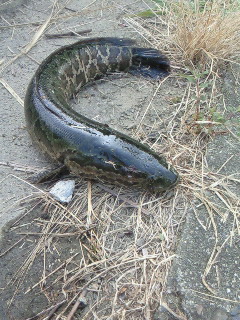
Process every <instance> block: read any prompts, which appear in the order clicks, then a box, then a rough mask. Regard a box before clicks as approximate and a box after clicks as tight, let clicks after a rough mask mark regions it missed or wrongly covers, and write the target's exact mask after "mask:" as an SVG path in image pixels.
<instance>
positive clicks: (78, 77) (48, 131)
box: [24, 38, 178, 191]
mask: <svg viewBox="0 0 240 320" xmlns="http://www.w3.org/2000/svg"><path fill="white" fill-rule="evenodd" d="M114 71H122V72H130V73H132V74H136V75H139V74H141V75H143V76H146V77H152V78H155V79H158V78H160V77H162V76H165V75H166V74H168V72H169V62H168V60H167V58H166V57H165V56H163V55H162V54H161V53H160V52H159V51H158V50H156V49H152V48H138V47H136V46H135V45H134V41H133V40H129V39H121V38H95V39H86V40H82V41H79V42H76V43H74V44H72V45H69V46H65V47H62V48H60V49H59V50H57V51H55V52H53V53H52V54H51V55H50V56H48V57H47V58H46V59H45V60H44V61H43V62H42V63H41V65H40V66H39V68H38V70H37V71H36V73H35V75H34V76H33V78H32V80H31V82H30V84H29V86H28V90H27V93H26V97H25V101H24V107H25V117H26V122H27V128H28V131H29V133H30V135H31V137H32V139H33V140H34V141H36V142H37V143H38V145H39V146H40V147H41V149H42V150H43V151H44V152H46V153H48V154H49V155H50V156H51V157H52V158H53V159H55V160H57V161H59V162H61V163H63V164H64V165H66V166H67V168H68V169H69V170H70V171H71V172H73V173H74V174H80V173H84V175H85V176H86V177H89V178H94V179H96V178H97V179H100V180H104V181H107V182H113V183H120V184H123V185H127V186H134V187H138V188H141V189H143V190H149V191H161V190H166V189H168V188H170V187H172V186H173V185H175V184H176V182H177V180H178V175H177V173H176V172H175V171H174V169H173V168H171V167H170V166H169V165H168V164H167V162H166V161H165V159H164V158H163V157H161V156H159V155H158V154H156V153H155V152H154V151H152V150H151V149H150V148H148V147H147V146H145V145H143V144H141V143H140V142H138V141H137V140H134V139H132V138H130V137H129V136H127V135H125V134H123V133H121V132H118V131H116V130H114V129H112V128H110V127H109V126H107V125H105V124H102V123H99V122H96V121H93V120H91V119H88V118H87V117H85V116H83V115H81V114H79V113H77V112H76V111H74V110H73V109H72V108H71V107H70V102H69V101H70V99H71V98H72V97H73V96H74V95H75V94H77V92H79V90H80V89H81V88H82V87H83V86H84V85H86V84H87V83H89V82H92V81H94V80H96V79H99V78H101V77H103V76H104V75H106V74H107V73H108V72H114Z"/></svg>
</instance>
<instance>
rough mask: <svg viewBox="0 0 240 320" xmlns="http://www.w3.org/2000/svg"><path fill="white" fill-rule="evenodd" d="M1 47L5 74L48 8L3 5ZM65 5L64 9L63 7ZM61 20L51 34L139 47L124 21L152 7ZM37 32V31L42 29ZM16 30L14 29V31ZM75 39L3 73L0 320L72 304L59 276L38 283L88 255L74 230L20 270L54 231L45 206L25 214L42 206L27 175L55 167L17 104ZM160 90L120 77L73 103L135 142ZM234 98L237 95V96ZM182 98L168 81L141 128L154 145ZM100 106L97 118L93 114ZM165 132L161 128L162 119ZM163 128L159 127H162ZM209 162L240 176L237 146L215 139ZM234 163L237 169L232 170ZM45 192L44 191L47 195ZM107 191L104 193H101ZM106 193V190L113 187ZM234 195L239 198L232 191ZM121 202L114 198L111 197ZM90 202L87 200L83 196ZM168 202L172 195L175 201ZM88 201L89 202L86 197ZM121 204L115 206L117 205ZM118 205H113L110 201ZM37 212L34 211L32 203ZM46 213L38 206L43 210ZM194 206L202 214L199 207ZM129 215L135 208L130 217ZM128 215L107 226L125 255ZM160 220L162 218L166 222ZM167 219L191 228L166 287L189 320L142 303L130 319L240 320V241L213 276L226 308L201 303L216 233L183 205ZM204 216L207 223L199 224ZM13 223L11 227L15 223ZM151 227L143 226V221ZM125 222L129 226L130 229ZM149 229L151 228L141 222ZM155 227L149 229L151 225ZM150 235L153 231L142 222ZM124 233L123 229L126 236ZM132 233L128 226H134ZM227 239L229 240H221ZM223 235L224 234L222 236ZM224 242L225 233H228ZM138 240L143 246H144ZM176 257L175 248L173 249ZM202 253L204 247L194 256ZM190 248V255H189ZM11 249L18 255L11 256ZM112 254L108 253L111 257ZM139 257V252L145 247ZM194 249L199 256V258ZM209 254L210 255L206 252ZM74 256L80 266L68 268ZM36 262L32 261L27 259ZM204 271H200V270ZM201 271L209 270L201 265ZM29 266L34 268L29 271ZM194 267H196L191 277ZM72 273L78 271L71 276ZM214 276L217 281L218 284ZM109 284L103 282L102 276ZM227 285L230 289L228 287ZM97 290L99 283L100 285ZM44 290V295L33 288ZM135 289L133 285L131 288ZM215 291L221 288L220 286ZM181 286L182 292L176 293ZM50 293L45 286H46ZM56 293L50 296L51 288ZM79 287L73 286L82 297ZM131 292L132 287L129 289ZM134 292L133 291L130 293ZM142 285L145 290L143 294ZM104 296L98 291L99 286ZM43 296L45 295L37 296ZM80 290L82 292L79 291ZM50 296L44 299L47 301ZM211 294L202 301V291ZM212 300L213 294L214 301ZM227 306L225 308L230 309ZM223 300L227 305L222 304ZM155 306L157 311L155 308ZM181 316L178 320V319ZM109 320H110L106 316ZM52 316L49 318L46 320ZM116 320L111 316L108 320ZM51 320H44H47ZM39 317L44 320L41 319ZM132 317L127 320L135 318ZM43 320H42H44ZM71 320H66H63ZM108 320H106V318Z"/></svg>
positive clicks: (106, 8)
mask: <svg viewBox="0 0 240 320" xmlns="http://www.w3.org/2000/svg"><path fill="white" fill-rule="evenodd" d="M1 5H2V4H0V10H1V11H0V13H1V23H0V26H1V34H0V39H1V47H0V60H1V59H3V60H4V61H3V62H2V65H4V64H5V62H7V61H10V60H11V58H12V57H14V56H15V55H16V54H17V53H20V52H21V50H23V47H24V46H25V45H26V44H28V43H29V41H30V39H32V36H33V35H34V33H35V32H36V31H37V28H38V27H39V25H42V24H43V23H44V21H45V20H46V19H47V17H48V16H49V14H50V12H51V6H52V3H50V2H49V1H45V0H42V1H19V3H15V4H14V6H9V5H7V6H6V4H5V6H2V8H1ZM62 5H64V6H63V7H64V8H62V7H61V6H62ZM60 9H61V14H62V15H63V16H64V15H71V14H72V16H71V17H70V18H68V19H66V18H64V19H63V18H61V19H59V20H56V23H53V24H51V26H50V28H49V29H48V30H47V31H46V33H57V32H68V31H71V30H75V31H82V30H86V29H91V32H89V34H88V36H89V37H96V36H98V37H99V36H101V37H104V36H119V37H129V38H134V39H136V40H137V42H139V43H143V44H144V41H143V40H142V39H141V37H140V36H139V35H138V34H137V33H136V32H135V31H133V29H132V28H130V27H127V25H126V23H125V21H124V16H125V15H126V14H128V13H129V12H139V11H141V10H145V9H146V4H145V3H144V2H142V1H136V2H131V1H129V0H125V1H123V0H121V1H118V3H117V4H116V3H115V2H112V1H89V0H84V1H81V2H80V1H77V0H73V1H69V2H68V3H67V4H65V3H60V4H59V10H60ZM37 22H38V23H39V24H38V25H36V23H37ZM12 25H15V27H13V26H12ZM75 41H76V39H71V38H58V39H51V40H50V39H47V38H45V37H44V36H42V37H41V39H40V40H39V41H38V42H37V44H36V45H35V46H34V47H33V48H32V49H31V51H30V52H28V53H27V54H26V55H25V54H23V55H21V56H20V57H19V58H18V59H16V60H15V61H14V62H13V63H11V64H10V65H9V66H7V67H6V68H4V70H3V72H2V73H1V77H0V78H1V79H2V82H1V97H0V101H1V106H2V107H1V111H0V112H1V117H0V145H1V155H0V172H1V185H0V186H1V190H0V196H1V202H0V213H1V222H0V227H1V255H0V270H1V274H0V290H1V292H0V293H1V301H0V319H1V320H5V319H16V320H26V319H28V318H30V317H34V316H35V315H36V314H37V313H39V312H41V311H42V310H45V309H46V308H47V307H48V306H49V305H50V306H51V304H52V301H62V300H64V299H65V298H66V295H65V294H66V292H67V290H68V288H67V289H66V292H61V289H60V288H61V286H60V283H58V281H55V280H58V276H60V273H57V272H56V273H54V275H53V277H52V279H51V283H52V284H51V285H52V288H51V287H50V288H46V287H45V285H46V283H47V282H46V283H45V282H44V281H42V280H40V279H44V276H43V270H45V271H44V272H45V274H49V273H51V271H52V270H55V269H56V268H58V267H59V266H61V265H62V264H64V268H65V272H66V274H68V272H70V269H71V268H73V266H75V267H76V266H79V265H80V263H82V262H81V261H82V259H83V255H84V253H83V252H84V250H83V251H81V252H80V251H79V247H80V245H79V242H80V240H81V241H82V243H85V244H86V246H87V244H88V236H85V232H86V230H84V228H83V229H81V230H80V231H79V230H78V229H77V228H74V227H73V228H72V229H70V231H69V230H68V233H66V234H65V236H62V237H60V238H59V239H58V241H57V242H56V243H54V244H53V245H52V243H51V241H49V242H48V243H46V244H45V250H46V252H48V255H47V262H46V261H45V260H44V259H42V257H41V256H38V257H37V258H36V260H35V261H34V264H33V265H32V266H31V267H29V270H28V268H27V270H25V269H24V270H23V269H21V266H22V265H23V264H24V263H26V261H29V260H28V259H29V252H32V251H34V248H35V247H36V245H37V243H38V241H39V237H38V234H40V233H41V230H42V228H41V227H42V224H43V223H44V221H48V219H49V216H48V210H47V209H48V207H47V205H46V204H42V205H33V204H32V202H31V203H30V204H28V205H26V201H25V200H26V199H28V197H29V196H30V198H29V199H30V200H31V199H33V198H34V196H35V195H36V198H37V199H38V195H37V192H38V191H39V190H38V189H36V188H38V186H37V187H36V186H34V185H32V184H30V183H28V180H26V178H27V177H28V176H29V174H30V173H34V172H36V171H38V170H40V169H42V168H49V167H51V166H52V165H53V164H52V162H51V161H50V160H49V159H48V158H47V157H45V156H44V155H43V154H42V153H41V152H40V151H39V150H38V149H37V148H36V147H35V146H34V145H33V144H32V141H31V139H30V137H29V135H28V133H27V130H26V128H25V120H24V112H23V107H22V105H21V102H22V101H23V99H24V96H25V92H26V88H27V85H28V83H29V80H30V78H31V76H32V75H33V74H34V72H35V71H36V68H37V66H38V64H39V63H40V62H41V61H42V60H43V59H44V58H45V57H47V56H48V55H49V53H51V52H52V51H54V50H55V49H57V48H59V47H60V46H63V45H65V44H69V43H73V42H75ZM234 81H235V80H234V79H233V78H231V76H230V75H227V76H226V77H225V84H224V87H223V91H224V90H225V93H226V99H227V98H228V104H229V105H232V106H233V107H234V108H235V109H236V110H237V108H239V105H238V103H239V92H237V93H236V91H234V92H233V93H232V94H230V97H227V96H228V95H229V91H230V90H229V86H230V87H231V88H232V83H233V82H234ZM6 83H7V84H8V85H10V87H11V88H12V89H13V90H14V91H15V93H17V95H18V97H19V102H20V103H19V102H18V101H17V99H16V97H13V96H12V95H11V94H10V92H9V91H8V90H7V88H6ZM156 88H157V84H156V83H154V82H151V81H147V80H145V79H142V78H134V77H131V76H129V75H124V76H122V75H118V76H113V77H112V78H111V77H110V78H106V79H104V80H101V81H98V82H96V84H94V85H93V86H90V87H88V88H86V90H84V91H82V92H81V93H80V94H79V97H78V102H76V101H75V102H74V105H73V107H74V108H76V110H78V111H81V112H82V113H84V114H86V115H88V116H91V117H92V118H94V119H96V120H99V121H101V122H103V123H108V124H111V126H112V127H114V128H116V129H118V130H121V131H124V132H125V133H127V134H130V135H132V134H133V132H134V131H133V130H134V129H136V127H137V126H138V124H139V121H140V119H141V118H142V116H143V114H144V112H145V110H146V108H147V107H148V105H149V103H150V101H151V98H152V96H153V95H154V93H155V92H156ZM234 88H236V90H237V86H236V87H234ZM182 94H183V91H182V90H181V89H180V88H179V85H176V83H175V79H174V78H170V79H168V80H167V81H166V83H164V84H163V86H162V88H161V91H160V92H158V93H157V94H156V99H154V101H153V102H152V104H151V108H150V110H149V112H148V114H147V116H146V117H145V118H144V124H145V129H146V132H147V134H149V135H151V134H154V133H155V132H156V130H163V131H164V130H166V127H167V125H168V119H169V116H170V115H171V113H173V112H175V110H174V107H173V106H172V108H171V107H170V108H169V104H168V102H169V99H172V98H176V97H178V96H182ZM92 106H94V108H92ZM156 115H157V117H158V118H157V120H158V122H159V119H160V118H161V120H162V121H161V122H160V125H159V123H158V124H157V125H156V128H155V121H153V119H156ZM156 122H157V121H156ZM145 134H146V133H142V136H141V134H140V138H141V139H142V140H144V138H145ZM222 145H224V146H225V147H224V150H223V152H222V153H219V152H218V150H219V149H220V148H221V147H222ZM208 150H209V151H208V158H207V159H208V161H209V164H210V165H211V167H212V168H213V170H215V169H218V168H220V167H221V165H222V164H224V163H225V161H226V160H227V159H228V158H229V157H231V156H232V155H233V160H232V161H231V162H229V163H228V165H229V166H230V167H227V166H224V167H223V170H227V173H228V174H233V173H239V153H238V152H239V145H238V144H237V142H236V140H235V139H233V138H227V139H226V138H225V137H223V138H222V137H221V138H217V139H216V140H214V141H213V142H212V143H211V144H210V145H209V148H208ZM234 161H235V162H234ZM78 183H79V184H81V186H82V189H80V191H79V194H81V195H82V194H83V193H84V192H85V191H84V190H87V181H84V180H80V182H78ZM41 188H43V189H44V188H45V186H43V187H41ZM105 188H106V186H105ZM107 188H108V186H107ZM236 188H238V187H237V186H236ZM103 190H104V186H103V187H101V185H95V186H94V189H93V194H94V196H96V195H99V194H101V193H102V192H103ZM114 192H115V193H116V194H118V191H114ZM86 194H87V193H86ZM170 196H171V194H170ZM124 197H125V198H124V199H126V197H129V198H131V199H134V203H136V201H137V200H136V199H139V195H138V194H137V195H136V194H134V195H133V196H132V194H131V191H125V193H124ZM85 198H87V196H86V197H85ZM114 199H115V198H114ZM111 201H112V202H114V203H115V200H112V199H111ZM34 203H36V202H34ZM41 203H42V202H41ZM196 206H197V205H196ZM129 207H130V208H129ZM132 212H133V208H131V206H130V205H129V206H126V207H121V208H120V209H119V211H118V215H117V216H115V217H114V216H111V219H113V222H114V225H115V228H116V229H115V230H120V231H118V234H117V236H118V237H117V242H118V243H117V248H118V250H122V251H124V250H125V249H126V248H127V247H128V246H130V245H131V244H132V242H131V241H132V238H133V234H132V230H129V229H128V224H127V223H128V221H129V220H128V219H129V216H130V215H131V214H132ZM161 214H162V213H161ZM166 214H167V215H168V216H171V217H172V216H173V217H174V221H175V222H176V225H178V226H179V227H178V228H179V229H181V227H182V225H183V224H182V221H183V220H182V219H183V218H184V216H185V215H186V214H188V218H187V223H186V226H185V228H184V231H183V236H182V238H181V240H180V244H179V247H178V249H177V255H178V257H179V259H178V260H176V261H175V262H174V263H173V268H172V271H171V274H170V277H169V280H168V289H167V290H166V292H165V293H166V298H164V300H165V301H168V305H169V306H171V310H177V311H179V310H180V311H182V312H183V314H185V315H186V318H178V317H177V316H176V314H175V315H174V312H170V311H171V310H170V311H169V309H166V308H165V307H166V304H162V305H160V307H158V308H157V307H155V309H154V312H150V311H149V313H147V315H146V314H143V313H142V312H141V310H142V309H141V308H142V305H143V304H144V301H145V300H144V299H145V298H144V299H143V302H142V301H139V305H140V306H141V308H140V307H139V305H136V306H135V305H134V306H131V308H132V309H133V307H136V308H135V309H136V310H135V311H134V312H135V313H134V312H133V313H130V314H129V315H128V314H127V317H126V319H167V320H172V319H192V320H198V319H199V320H207V319H209V320H228V319H231V320H239V318H240V315H239V313H240V312H239V309H238V307H239V304H238V303H237V301H239V300H240V297H239V287H240V282H239V271H240V270H239V247H238V244H239V240H238V242H237V240H236V238H234V241H233V242H232V243H231V244H229V246H227V248H226V250H225V251H222V252H221V254H222V256H219V261H220V260H221V259H222V260H221V261H223V263H222V264H220V262H219V268H217V271H215V273H214V274H209V275H208V277H210V278H211V279H210V283H211V285H212V286H213V287H214V288H215V289H216V290H217V297H218V298H219V297H220V299H213V298H212V297H211V299H210V298H209V297H208V296H205V300H204V299H203V298H202V296H201V297H200V298H199V296H198V295H196V294H194V293H193V291H192V290H191V289H194V290H195V291H197V290H198V291H200V290H203V291H204V289H205V288H204V287H203V286H202V284H201V276H202V272H203V269H204V263H206V262H207V261H208V258H209V255H211V250H210V249H209V247H211V244H212V237H213V233H212V230H211V232H210V233H209V234H208V236H206V234H207V233H206V232H205V231H204V229H201V228H200V227H199V220H200V221H202V223H203V225H205V224H207V223H208V222H209V221H208V218H206V213H204V212H203V213H199V216H198V219H195V218H194V217H195V216H194V214H193V212H191V211H190V212H188V210H187V208H186V206H185V205H183V204H181V202H179V203H176V204H175V207H174V208H168V210H167V211H166ZM201 214H202V216H201ZM12 219H14V220H12ZM146 220H147V219H146ZM126 222H127V223H126ZM145 222H146V221H145ZM148 222H149V221H148ZM225 222H226V221H222V220H221V219H219V221H217V223H219V225H220V227H221V228H220V236H219V239H220V240H219V241H220V242H219V243H223V242H224V241H225V239H226V237H227V236H228V232H227V231H229V232H230V229H231V226H232V223H233V222H232V220H231V219H229V220H228V227H227V228H226V226H225V224H224V223H225ZM146 225H147V222H146ZM123 226H124V227H123ZM129 228H130V229H131V228H132V224H130V227H129ZM224 230H225V231H224ZM226 230H227V231H226ZM224 232H225V233H224ZM138 240H142V239H138ZM106 241H109V245H108V247H109V248H114V249H115V247H114V245H113V244H112V243H111V242H110V240H109V239H106ZM173 242H174V248H175V249H176V243H177V239H176V240H174V241H173ZM198 243H201V244H202V245H201V246H198ZM189 244H191V245H189ZM13 245H14V247H13V248H12V246H13ZM111 246H112V247H111ZM139 247H141V245H139ZM196 248H198V251H196ZM206 248H207V249H206ZM73 256H74V258H72V257H73ZM30 259H31V257H30ZM199 261H200V262H199ZM202 264H203V265H202ZM27 265H29V266H30V265H31V263H29V264H27ZM191 266H194V268H193V270H192V269H191ZM71 270H72V269H71ZM216 273H217V276H216ZM219 274H220V275H221V281H219V283H223V284H224V285H222V286H221V285H218V284H219V283H218V284H217V283H216V282H215V280H216V279H218V275H219ZM91 277H93V276H92V274H88V275H85V278H84V279H81V280H79V281H80V282H81V281H82V282H84V283H86V282H88V281H90V279H91ZM103 277H104V276H103ZM229 279H231V280H229ZM98 280H99V281H100V279H98ZM39 281H41V282H40V286H37V285H36V284H37V283H38V282H39ZM131 281H132V280H131ZM216 281H217V280H216ZM176 283H177V284H176ZM48 285H49V283H47V286H48ZM51 285H50V286H51ZM77 285H79V284H76V287H77ZM111 285H112V283H111V277H110V280H108V286H107V285H106V287H103V288H101V290H103V291H104V290H105V292H106V295H111V294H112V295H114V291H111V288H112V287H111ZM128 285H129V286H130V284H128ZM131 285H132V286H133V282H132V283H131ZM143 285H144V284H143ZM99 286H100V285H99ZM39 288H40V289H41V290H39ZM76 290H77V289H76ZM98 290H100V289H99V288H97V289H96V288H94V287H93V288H91V290H90V293H89V295H88V306H90V307H89V308H88V309H86V310H85V309H84V311H81V310H80V309H79V310H78V312H77V313H75V318H76V319H83V318H84V314H87V312H89V309H91V308H93V306H94V304H95V303H96V301H99V300H98V294H99V293H98ZM121 290H122V292H121V295H122V297H123V296H124V292H125V291H124V290H125V287H124V286H123V287H121ZM43 291H44V294H43V293H42V292H43ZM204 292H206V291H204ZM208 293H209V292H207V294H208ZM225 297H227V299H228V300H224V299H225ZM221 298H223V299H222V300H221ZM121 301H122V305H123V306H124V307H123V310H124V308H126V310H129V308H130V307H129V306H127V305H126V304H124V303H125V302H124V298H123V299H122V300H121ZM159 303H160V302H159V301H157V304H158V305H159ZM102 306H103V310H102V311H101V313H99V314H98V315H96V314H95V315H94V313H92V315H91V317H90V316H89V317H88V316H86V318H85V319H100V318H101V319H106V318H107V316H106V315H109V310H108V309H109V306H108V305H107V303H105V304H104V303H103V305H102ZM123 310H121V312H122V313H121V317H120V315H118V316H119V317H116V319H125V316H124V315H125V313H124V312H126V311H123ZM177 311H176V312H177ZM104 312H105V313H104ZM49 314H50V311H49V312H48V313H47V315H49ZM110 314H111V312H110ZM44 316H45V317H46V314H45V315H44ZM44 316H42V319H44ZM130 317H131V318H130ZM32 319H41V316H39V317H38V318H32ZM62 319H65V318H62ZM109 319H110V318H109Z"/></svg>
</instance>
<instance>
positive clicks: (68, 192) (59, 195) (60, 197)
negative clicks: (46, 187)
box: [49, 180, 75, 203]
mask: <svg viewBox="0 0 240 320" xmlns="http://www.w3.org/2000/svg"><path fill="white" fill-rule="evenodd" d="M74 188H75V181H74V180H61V181H58V182H57V183H56V184H55V185H54V186H53V187H52V188H51V190H50V191H49V194H50V195H51V196H52V197H53V198H54V199H56V200H57V201H60V202H62V203H69V202H70V201H71V200H72V196H73V191H74Z"/></svg>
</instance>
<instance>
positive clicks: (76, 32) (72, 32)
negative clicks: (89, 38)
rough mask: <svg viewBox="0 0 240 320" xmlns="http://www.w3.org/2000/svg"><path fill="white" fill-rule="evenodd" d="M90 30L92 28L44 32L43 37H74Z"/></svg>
mask: <svg viewBox="0 0 240 320" xmlns="http://www.w3.org/2000/svg"><path fill="white" fill-rule="evenodd" d="M90 32H92V29H87V30H83V31H70V32H65V33H46V34H45V37H46V38H48V39H54V38H65V37H75V36H77V35H82V34H86V33H90Z"/></svg>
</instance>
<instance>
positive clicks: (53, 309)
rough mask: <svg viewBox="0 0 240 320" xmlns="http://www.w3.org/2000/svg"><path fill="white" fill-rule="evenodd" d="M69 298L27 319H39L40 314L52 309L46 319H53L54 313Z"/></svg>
mask: <svg viewBox="0 0 240 320" xmlns="http://www.w3.org/2000/svg"><path fill="white" fill-rule="evenodd" d="M66 301H67V300H66V299H65V300H63V301H61V302H59V303H57V304H55V305H54V306H51V307H49V308H47V309H45V310H43V311H41V312H39V313H38V314H36V315H35V316H33V317H31V318H28V319H26V320H37V319H38V318H39V317H40V316H42V315H44V314H46V313H47V312H49V311H50V313H49V315H48V316H47V318H45V319H46V320H49V319H51V317H52V316H53V314H54V313H55V312H56V311H57V309H58V308H60V307H61V306H62V305H63V304H64V303H65V302H66Z"/></svg>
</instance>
